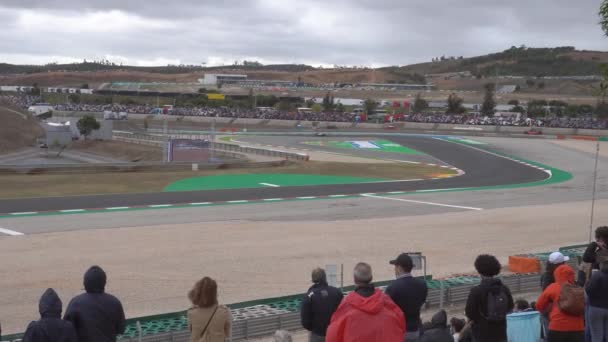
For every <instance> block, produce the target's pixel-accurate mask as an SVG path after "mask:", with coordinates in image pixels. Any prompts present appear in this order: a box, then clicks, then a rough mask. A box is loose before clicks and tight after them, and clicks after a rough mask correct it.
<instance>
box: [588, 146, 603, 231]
mask: <svg viewBox="0 0 608 342" xmlns="http://www.w3.org/2000/svg"><path fill="white" fill-rule="evenodd" d="M599 157H600V141H599V140H598V141H597V146H596V148H595V167H594V168H593V192H592V195H591V215H590V218H589V242H591V240H592V239H593V215H594V212H595V192H596V189H597V161H598V159H599Z"/></svg>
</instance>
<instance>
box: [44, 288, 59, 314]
mask: <svg viewBox="0 0 608 342" xmlns="http://www.w3.org/2000/svg"><path fill="white" fill-rule="evenodd" d="M38 311H39V312H40V317H42V318H61V311H62V305H61V299H59V296H58V295H57V293H56V292H55V290H53V289H47V290H46V291H44V293H43V294H42V297H40V302H39V303H38Z"/></svg>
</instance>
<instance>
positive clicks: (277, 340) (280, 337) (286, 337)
mask: <svg viewBox="0 0 608 342" xmlns="http://www.w3.org/2000/svg"><path fill="white" fill-rule="evenodd" d="M274 342H292V339H291V334H290V333H289V331H286V330H277V331H276V332H275V333H274Z"/></svg>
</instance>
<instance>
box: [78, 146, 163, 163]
mask: <svg viewBox="0 0 608 342" xmlns="http://www.w3.org/2000/svg"><path fill="white" fill-rule="evenodd" d="M70 149H74V150H77V151H82V152H87V153H92V154H97V155H100V156H106V157H112V158H116V159H121V160H126V161H133V162H138V161H162V159H163V156H162V149H161V148H160V147H155V146H148V145H140V144H131V143H127V142H122V141H86V142H85V141H78V142H75V143H74V144H72V146H71V147H70Z"/></svg>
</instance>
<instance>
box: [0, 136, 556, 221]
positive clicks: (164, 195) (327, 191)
mask: <svg viewBox="0 0 608 342" xmlns="http://www.w3.org/2000/svg"><path fill="white" fill-rule="evenodd" d="M388 139H389V140H391V141H393V142H395V143H398V144H403V145H405V146H408V147H411V148H414V149H416V150H418V151H420V152H423V153H426V154H428V155H431V156H433V157H435V158H436V159H439V160H441V161H443V162H445V163H447V164H449V165H452V166H454V167H456V168H459V169H462V170H464V171H465V174H464V175H462V176H459V177H452V178H446V179H434V180H425V181H416V182H408V181H387V182H382V183H363V184H336V185H322V186H297V187H279V188H256V189H226V190H207V191H191V192H161V193H145V194H116V195H92V196H91V195H90V196H70V197H57V198H49V197H44V198H26V199H10V200H0V215H3V214H4V215H6V214H10V213H27V212H44V211H58V210H73V209H96V208H109V207H127V206H129V207H132V206H150V205H165V204H182V203H196V202H223V201H226V202H230V201H252V200H262V199H272V198H295V197H307V196H314V197H323V196H331V195H337V194H340V195H358V194H362V193H383V192H391V191H416V190H434V189H452V188H470V187H484V186H501V185H511V184H521V183H529V182H535V181H541V180H544V179H547V178H548V177H550V174H549V173H548V172H547V171H545V170H542V169H540V168H538V167H535V166H532V165H529V164H523V163H521V162H518V161H516V160H512V159H510V158H505V157H503V156H500V155H497V154H494V153H491V152H487V151H484V150H482V149H478V148H475V147H472V146H467V145H463V144H458V143H453V142H448V141H444V140H439V139H435V138H433V137H430V136H428V137H425V136H391V137H388Z"/></svg>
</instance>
